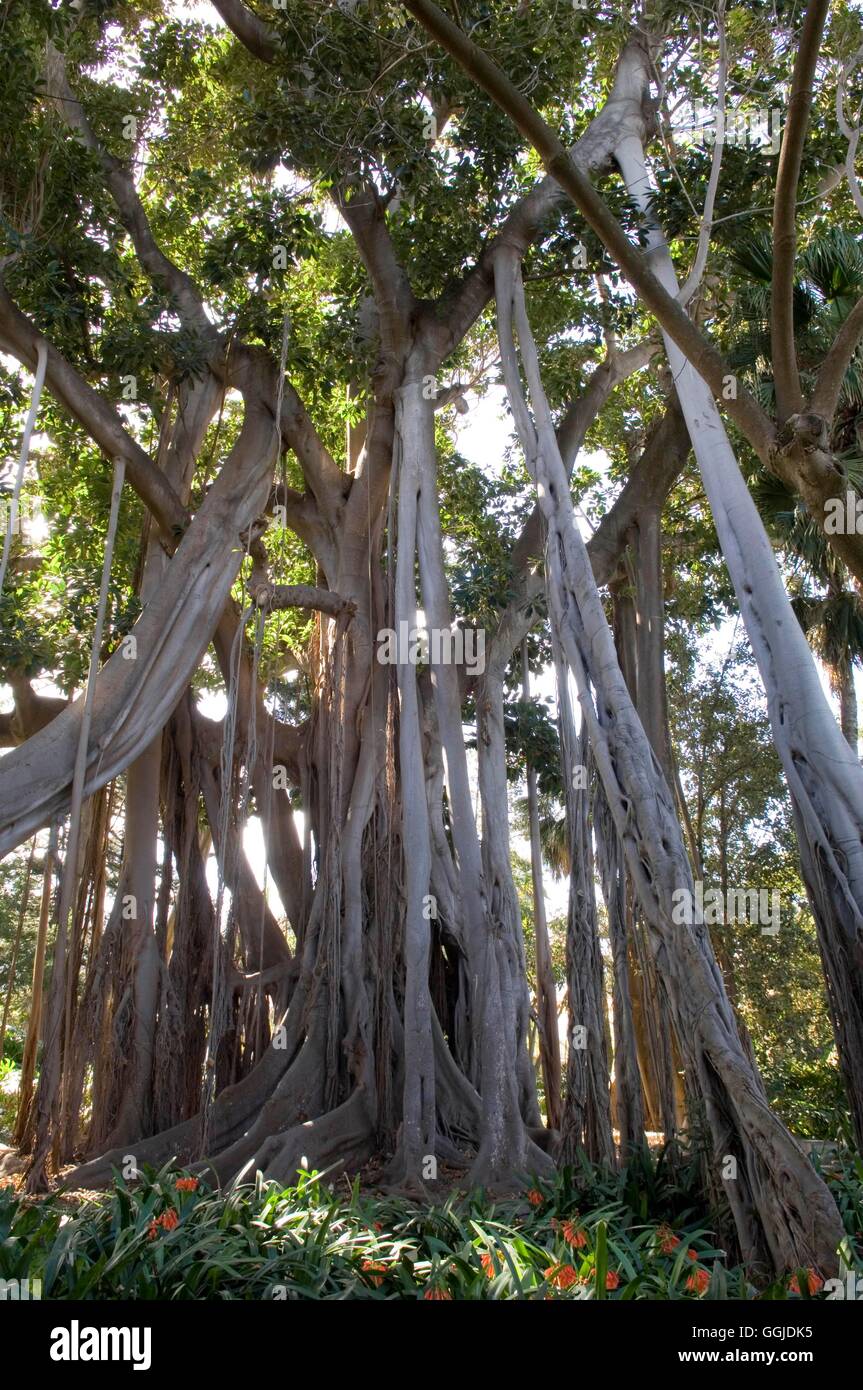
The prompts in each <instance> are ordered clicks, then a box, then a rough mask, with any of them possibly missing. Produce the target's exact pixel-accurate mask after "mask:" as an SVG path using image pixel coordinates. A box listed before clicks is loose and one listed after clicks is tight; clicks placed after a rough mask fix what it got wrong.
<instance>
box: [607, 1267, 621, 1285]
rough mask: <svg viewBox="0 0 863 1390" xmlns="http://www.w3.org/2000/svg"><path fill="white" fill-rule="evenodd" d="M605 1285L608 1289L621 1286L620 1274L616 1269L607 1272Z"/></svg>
mask: <svg viewBox="0 0 863 1390" xmlns="http://www.w3.org/2000/svg"><path fill="white" fill-rule="evenodd" d="M605 1287H606V1288H607V1289H617V1288H619V1287H620V1275H619V1274H618V1272H617V1270H616V1269H610V1270H609V1271H608V1273H607V1274H606V1276H605Z"/></svg>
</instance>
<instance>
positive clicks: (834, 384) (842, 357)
mask: <svg viewBox="0 0 863 1390" xmlns="http://www.w3.org/2000/svg"><path fill="white" fill-rule="evenodd" d="M861 337H863V295H861V296H860V298H859V299H858V300H857V303H856V304H855V305H854V308H853V309H852V310H851V312H850V314H849V315H848V317H847V319H846V320H845V322H844V323H843V325H842V327H841V328H840V329H839V332H838V333H837V334H836V337H835V338H834V340H833V343H832V345H831V347H830V351H829V352H828V353H827V356H826V357H825V358H824V361H823V362H822V363H821V367H820V369H819V372H818V377H817V379H816V382H815V389H814V391H813V392H812V398H811V400H810V402H809V410H810V411H811V412H813V414H815V415H818V416H820V418H821V419H822V420H826V421H827V422H828V424H829V422H830V421H831V420H832V419H833V416H834V415H835V414H836V407H837V405H838V404H839V393H840V392H841V390H842V383H843V381H844V380H845V373H846V372H847V370H848V367H849V366H850V363H851V359H852V357H853V356H854V353H855V352H856V351H857V346H858V344H859V342H860V339H861Z"/></svg>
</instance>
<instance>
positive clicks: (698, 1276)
mask: <svg viewBox="0 0 863 1390" xmlns="http://www.w3.org/2000/svg"><path fill="white" fill-rule="evenodd" d="M709 1283H710V1275H709V1274H708V1273H707V1270H706V1269H694V1270H693V1271H692V1273H691V1274H690V1276H689V1278H688V1279H687V1281H686V1287H687V1289H688V1290H689V1292H690V1293H697V1294H702V1293H705V1292H706V1289H707V1285H708V1284H709Z"/></svg>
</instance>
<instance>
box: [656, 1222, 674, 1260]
mask: <svg viewBox="0 0 863 1390" xmlns="http://www.w3.org/2000/svg"><path fill="white" fill-rule="evenodd" d="M656 1234H657V1236H658V1238H659V1248H660V1250H661V1251H662V1253H663V1255H673V1254H674V1252H675V1250H676V1249H677V1247H678V1245H679V1244H680V1236H676V1235H675V1234H674V1232H673V1231H672V1229H671V1227H670V1226H660V1227H659V1228H658V1229H657V1232H656Z"/></svg>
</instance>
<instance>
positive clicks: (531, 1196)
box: [527, 1187, 545, 1207]
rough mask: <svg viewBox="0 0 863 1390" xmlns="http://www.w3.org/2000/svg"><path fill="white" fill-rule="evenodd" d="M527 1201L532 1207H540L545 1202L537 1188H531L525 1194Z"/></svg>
mask: <svg viewBox="0 0 863 1390" xmlns="http://www.w3.org/2000/svg"><path fill="white" fill-rule="evenodd" d="M527 1200H528V1201H529V1202H530V1205H531V1206H532V1207H541V1206H542V1204H543V1202H544V1201H545V1198H544V1197H543V1195H542V1193H541V1192H540V1190H539V1188H538V1187H532V1188H531V1189H530V1191H529V1192H528V1194H527Z"/></svg>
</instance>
